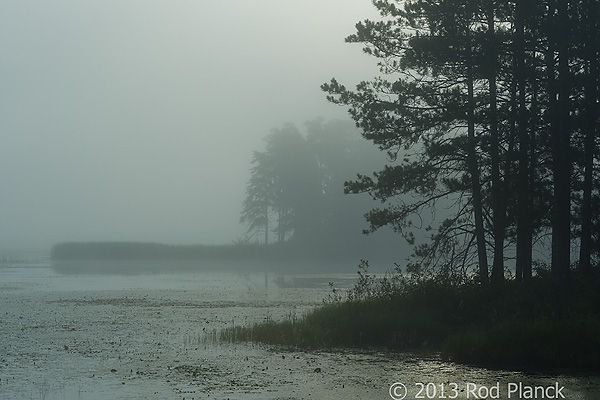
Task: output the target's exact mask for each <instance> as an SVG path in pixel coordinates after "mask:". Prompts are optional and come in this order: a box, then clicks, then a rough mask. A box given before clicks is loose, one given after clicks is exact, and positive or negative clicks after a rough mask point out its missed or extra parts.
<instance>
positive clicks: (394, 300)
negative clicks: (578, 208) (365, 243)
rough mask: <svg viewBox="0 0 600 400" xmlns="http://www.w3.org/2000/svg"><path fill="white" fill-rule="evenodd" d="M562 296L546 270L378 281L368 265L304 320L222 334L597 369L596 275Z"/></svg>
mask: <svg viewBox="0 0 600 400" xmlns="http://www.w3.org/2000/svg"><path fill="white" fill-rule="evenodd" d="M574 280H575V281H577V280H579V281H580V285H579V286H578V287H579V289H578V290H577V291H573V293H571V294H570V297H569V300H568V301H564V300H563V301H560V302H559V301H558V300H557V297H556V295H555V292H554V289H553V286H552V283H551V279H550V277H549V276H537V277H536V278H535V279H533V280H532V281H531V282H529V283H527V284H525V283H519V282H514V281H509V282H506V283H505V285H504V286H503V287H501V288H488V289H486V290H484V289H482V288H481V287H480V286H479V285H477V284H475V283H473V282H462V283H460V284H457V283H452V282H449V281H448V280H445V279H440V278H430V279H422V280H408V279H406V278H403V277H401V276H395V277H387V278H385V279H383V280H375V279H373V278H372V277H369V276H368V275H367V274H366V273H364V271H363V272H362V273H361V274H360V276H359V281H358V284H357V285H356V286H355V287H354V288H353V289H352V290H350V291H348V292H346V293H344V294H343V295H342V294H340V293H339V292H335V293H333V295H332V297H331V299H329V300H328V301H327V302H326V303H325V304H324V305H323V306H321V307H319V308H317V309H315V310H314V311H312V312H310V313H309V314H307V315H305V316H303V317H301V318H297V319H295V318H291V317H290V318H288V319H286V320H284V321H272V320H267V321H265V322H263V323H261V324H256V325H254V326H247V327H232V328H229V329H227V330H225V331H223V332H222V333H221V339H223V340H252V341H258V342H264V343H271V344H278V345H284V346H297V347H304V348H335V347H372V346H373V347H386V348H389V349H392V350H395V351H403V350H417V349H418V350H430V351H434V352H439V353H441V354H442V355H443V357H445V358H446V359H449V360H454V361H458V362H464V363H471V364H479V365H484V366H493V367H506V368H517V369H529V368H543V369H569V370H575V369H577V370H585V371H599V370H600V295H599V294H598V293H597V292H598V291H597V290H595V288H597V287H599V286H598V285H597V284H596V283H598V282H600V280H599V279H598V274H597V273H595V274H594V276H593V278H586V279H583V277H575V279H574Z"/></svg>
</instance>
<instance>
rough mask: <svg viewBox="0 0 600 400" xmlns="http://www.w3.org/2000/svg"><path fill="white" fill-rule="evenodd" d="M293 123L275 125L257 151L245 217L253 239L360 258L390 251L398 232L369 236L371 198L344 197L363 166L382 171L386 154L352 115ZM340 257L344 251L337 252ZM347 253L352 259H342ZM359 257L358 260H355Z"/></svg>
mask: <svg viewBox="0 0 600 400" xmlns="http://www.w3.org/2000/svg"><path fill="white" fill-rule="evenodd" d="M304 128H305V133H303V132H301V131H300V130H299V129H298V128H297V127H296V126H295V125H293V124H289V123H288V124H284V125H283V126H282V127H280V128H274V129H272V131H271V133H270V134H269V135H267V136H266V137H265V138H264V143H265V146H264V149H263V150H257V151H254V152H253V157H252V164H251V169H250V177H249V179H248V183H247V186H246V197H245V199H244V202H243V204H242V211H241V217H240V221H241V222H242V223H244V224H245V225H246V226H247V228H248V230H247V240H248V241H250V242H254V243H262V244H266V245H269V244H276V243H279V244H281V243H293V244H295V245H297V246H303V247H305V248H306V249H307V250H308V251H310V252H313V253H314V254H315V255H317V254H319V253H321V254H322V255H323V256H332V255H335V256H336V257H338V256H344V255H345V256H356V257H360V256H361V254H366V253H368V252H369V251H371V252H374V251H375V248H376V247H379V248H380V249H381V250H382V251H383V252H386V253H388V254H391V253H392V252H394V251H398V249H397V248H396V249H394V248H393V246H392V247H391V246H389V243H390V242H391V241H395V240H396V239H395V238H394V237H393V236H394V235H392V234H391V232H389V233H387V234H386V233H382V234H381V236H379V237H378V238H373V239H372V240H370V239H366V238H364V236H363V235H362V230H363V228H364V225H365V224H364V218H363V215H364V214H365V213H366V212H367V211H368V210H369V208H370V204H371V199H370V198H369V196H358V197H357V196H345V195H344V182H346V181H347V180H349V179H352V178H354V177H355V176H356V172H357V171H361V170H365V169H366V170H372V171H374V170H377V169H379V168H381V166H382V165H383V164H384V162H385V157H382V154H381V153H380V152H379V151H378V149H377V148H376V147H375V146H372V145H371V144H370V143H368V142H367V141H365V140H364V139H363V138H362V137H361V136H360V133H359V131H358V130H357V129H356V127H355V126H354V124H353V123H352V121H341V120H333V121H324V120H321V119H317V120H313V121H309V122H307V123H305V126H304ZM338 258H340V257H338ZM344 258H348V257H344ZM357 260H358V258H357Z"/></svg>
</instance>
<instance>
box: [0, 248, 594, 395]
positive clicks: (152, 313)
mask: <svg viewBox="0 0 600 400" xmlns="http://www.w3.org/2000/svg"><path fill="white" fill-rule="evenodd" d="M140 263H141V262H140ZM82 267H83V265H82ZM139 267H140V268H138V271H139V270H142V269H143V268H142V267H143V265H141V266H139ZM164 267H165V268H169V262H164ZM353 278H354V274H340V273H337V274H278V273H273V272H269V273H265V272H260V271H259V272H248V273H246V272H216V271H215V270H214V269H213V270H211V271H210V272H208V271H207V272H189V271H188V272H175V273H168V274H167V273H158V272H154V273H146V274H143V273H138V274H130V275H117V274H104V275H102V274H97V273H91V272H90V271H89V270H88V272H87V273H84V274H77V273H68V274H67V273H62V272H58V271H57V270H56V269H55V268H53V267H52V265H51V263H50V261H49V259H48V258H47V257H37V258H30V259H27V260H25V261H23V260H21V261H19V262H12V261H11V260H6V259H5V260H3V262H2V263H0V304H1V305H2V307H1V309H0V310H1V311H0V399H3V400H9V399H46V400H55V399H68V400H71V399H140V398H144V399H389V398H392V397H391V396H390V385H392V384H394V383H396V382H399V383H403V384H404V385H405V386H406V388H407V391H408V393H407V395H406V397H405V398H407V399H414V398H419V397H418V395H419V394H420V395H421V396H424V397H422V398H443V397H442V395H445V397H446V398H460V399H466V398H485V396H479V395H484V394H485V391H484V392H479V391H476V392H475V393H478V396H477V397H474V396H473V394H472V393H473V392H472V391H471V392H470V391H469V390H468V389H469V387H468V386H467V385H469V384H474V385H476V387H477V390H481V388H482V387H484V388H486V389H490V390H491V392H489V394H488V397H489V398H495V397H492V396H495V395H496V392H494V391H493V388H494V387H496V386H497V387H498V388H499V390H498V391H497V394H498V396H499V397H498V398H519V397H517V395H518V394H515V393H513V394H512V395H511V397H508V394H509V392H508V386H507V385H508V384H510V383H515V384H519V383H522V385H525V386H526V385H532V386H534V385H536V386H543V387H564V389H562V391H561V392H560V393H562V394H564V396H565V398H567V399H590V400H591V399H597V398H599V395H600V378H598V377H597V376H592V375H586V374H581V375H555V374H547V373H546V374H544V373H522V372H514V371H496V370H487V369H483V368H475V367H470V366H464V365H459V364H454V363H450V362H444V361H441V360H440V359H439V358H438V357H437V356H436V355H423V354H414V353H403V354H397V353H390V352H388V351H385V350H384V349H381V350H348V349H345V350H340V349H338V350H330V351H322V350H319V351H316V350H314V351H308V350H298V349H291V350H290V349H281V348H277V347H273V346H265V345H259V344H252V343H223V342H220V341H219V340H217V336H218V332H219V330H221V329H223V328H226V327H230V326H234V325H246V324H251V323H254V322H258V321H262V320H264V319H265V318H271V319H273V320H281V319H284V318H288V317H290V316H294V315H296V316H301V315H302V314H303V313H304V312H306V311H307V310H310V309H311V308H313V307H315V306H318V305H319V304H321V303H322V301H323V298H325V297H327V296H328V295H329V294H330V293H331V291H330V288H329V285H328V282H330V281H333V282H335V285H336V286H337V287H348V286H349V285H351V284H352V279H353ZM419 383H423V384H425V385H426V384H428V383H429V386H423V387H424V390H423V391H421V393H419V389H420V387H421V386H420V385H419ZM452 384H455V386H452ZM453 388H456V389H457V390H456V391H452V389H453ZM427 389H428V391H427ZM442 391H444V393H442ZM547 393H549V394H550V395H552V394H554V393H555V392H552V391H550V392H547ZM392 394H393V395H396V394H397V395H400V394H402V393H400V392H398V391H396V392H393V393H392ZM523 398H525V397H523ZM536 398H540V397H539V396H537V397H536ZM559 398H560V397H559Z"/></svg>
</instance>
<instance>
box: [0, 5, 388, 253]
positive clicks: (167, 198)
mask: <svg viewBox="0 0 600 400" xmlns="http://www.w3.org/2000/svg"><path fill="white" fill-rule="evenodd" d="M375 15H376V12H375V10H374V9H373V6H372V5H371V2H370V0H351V1H349V0H326V1H323V0H289V1H285V0H268V1H267V0H258V1H243V0H237V1H232V0H218V1H204V0H187V1H186V0H176V1H167V0H163V1H151V0H136V1H134V0H102V1H100V0H94V1H80V0H53V1H47V2H46V1H44V2H34V1H28V0H3V1H1V2H0V54H1V57H0V250H29V249H33V250H38V249H39V250H44V249H49V248H50V247H51V246H52V245H53V244H54V243H57V242H61V241H90V240H94V241H95V240H128V241H154V242H163V243H180V244H188V243H207V244H218V243H231V242H232V241H234V240H236V239H238V238H240V237H241V236H242V235H243V232H244V231H245V227H243V226H241V225H240V224H239V222H238V219H239V215H240V207H241V202H242V200H243V196H244V190H245V183H246V181H247V179H248V177H249V172H248V168H249V163H250V160H251V157H252V150H260V149H261V147H262V144H263V143H262V141H261V138H262V137H264V136H266V135H267V134H268V133H269V131H270V129H271V128H275V127H279V126H281V125H282V124H283V123H285V122H288V121H289V122H293V123H295V124H297V125H298V126H299V127H300V126H301V124H302V123H303V122H304V121H306V120H310V119H314V118H315V117H318V116H321V117H324V118H341V117H346V115H347V114H346V111H345V110H344V109H342V108H339V107H337V106H334V105H332V104H329V103H328V102H327V101H326V100H325V94H324V93H323V92H321V91H320V89H319V86H320V84H321V83H323V82H326V81H329V80H330V78H331V77H333V76H335V77H336V78H339V80H340V81H342V82H344V83H356V82H357V81H359V80H360V79H368V78H370V77H372V76H374V75H376V74H377V70H376V67H375V61H374V60H372V59H370V58H369V57H368V56H366V55H364V54H362V52H361V49H360V46H359V45H350V44H346V43H344V37H345V36H347V35H348V34H351V33H353V31H354V24H355V23H356V22H357V21H359V20H362V19H365V18H372V17H374V16H375ZM357 172H358V171H357Z"/></svg>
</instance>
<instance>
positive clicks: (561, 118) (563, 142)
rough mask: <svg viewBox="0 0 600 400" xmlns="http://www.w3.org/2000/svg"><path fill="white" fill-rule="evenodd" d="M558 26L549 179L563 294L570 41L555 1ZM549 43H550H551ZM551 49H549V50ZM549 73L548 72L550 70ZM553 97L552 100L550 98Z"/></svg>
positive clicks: (567, 247)
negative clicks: (550, 175) (552, 187)
mask: <svg viewBox="0 0 600 400" xmlns="http://www.w3.org/2000/svg"><path fill="white" fill-rule="evenodd" d="M555 4H556V8H557V11H558V23H557V28H556V30H558V32H556V39H557V40H556V42H557V50H558V79H556V78H555V77H554V74H552V76H549V78H550V79H552V80H555V88H556V90H554V93H556V94H558V100H556V101H552V102H553V103H554V104H555V107H553V110H550V112H551V114H552V115H556V117H555V118H553V119H552V122H551V124H552V125H554V126H553V127H552V129H551V141H552V145H551V146H552V175H553V179H554V182H553V183H554V185H553V186H554V193H553V200H554V204H553V210H552V274H553V276H554V279H555V283H556V286H557V288H558V289H560V290H561V291H563V290H564V289H567V288H568V286H569V269H570V261H571V161H570V151H569V147H570V139H571V132H570V129H571V127H570V121H569V119H570V101H569V81H570V79H569V53H568V41H569V38H570V32H569V29H568V27H569V19H568V15H567V12H568V1H567V0H558V1H557V2H556V3H555ZM550 42H552V40H550ZM551 47H552V46H551ZM551 56H552V60H547V62H551V64H552V65H551V66H552V71H553V70H554V52H552V54H551ZM549 72H550V70H549ZM553 97H554V96H553Z"/></svg>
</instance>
